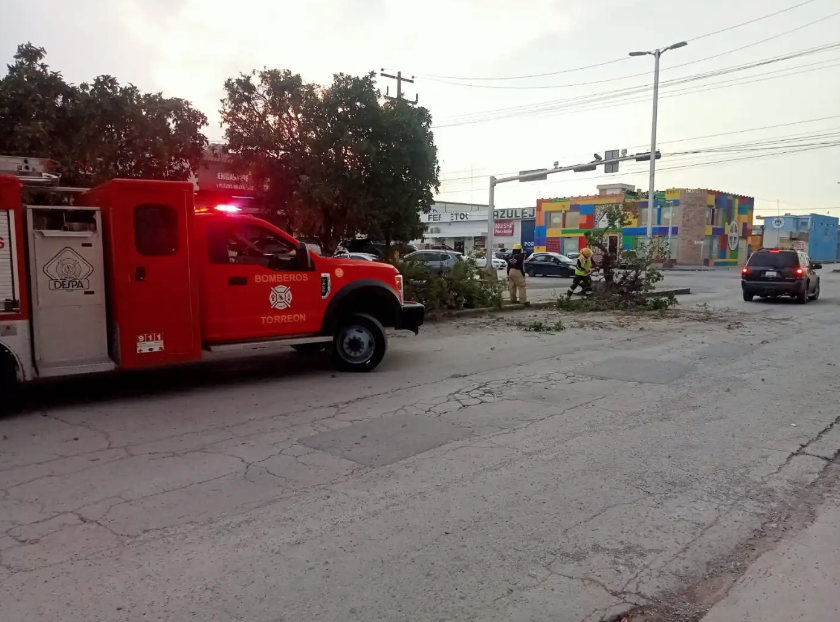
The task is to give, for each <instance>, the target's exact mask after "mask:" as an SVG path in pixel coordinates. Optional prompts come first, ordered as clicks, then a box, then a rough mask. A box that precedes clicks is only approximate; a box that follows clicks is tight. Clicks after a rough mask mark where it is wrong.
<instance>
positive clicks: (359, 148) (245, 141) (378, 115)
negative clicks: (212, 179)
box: [221, 69, 440, 252]
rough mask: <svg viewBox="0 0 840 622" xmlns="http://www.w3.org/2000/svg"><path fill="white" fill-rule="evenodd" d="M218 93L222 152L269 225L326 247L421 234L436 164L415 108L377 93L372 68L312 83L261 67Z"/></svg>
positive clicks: (426, 127) (421, 112)
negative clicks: (358, 238) (354, 239)
mask: <svg viewBox="0 0 840 622" xmlns="http://www.w3.org/2000/svg"><path fill="white" fill-rule="evenodd" d="M225 93H226V95H225V98H224V99H223V100H222V108H221V115H222V122H223V124H224V126H225V135H226V139H227V148H228V151H229V153H230V154H231V155H232V156H233V158H234V162H235V165H236V166H237V168H238V169H239V170H240V172H243V173H245V172H247V173H248V174H250V175H252V177H253V179H254V181H255V186H256V187H258V188H262V189H263V193H264V196H263V199H264V203H265V205H266V208H267V210H268V212H269V215H270V217H273V218H275V219H278V220H279V224H281V225H282V226H284V227H286V228H288V229H289V230H290V231H291V232H293V233H295V234H297V235H301V236H310V237H313V238H315V239H316V240H318V242H319V243H320V245H321V247H322V249H324V250H325V251H327V252H331V251H332V250H333V249H334V248H335V247H336V246H337V245H338V244H339V243H340V241H341V240H342V239H345V238H347V237H351V236H354V235H356V234H358V233H363V234H367V235H369V236H370V237H372V238H376V239H380V240H384V241H385V242H387V243H388V244H391V243H393V242H408V241H409V240H411V239H414V238H417V237H420V236H421V235H422V233H423V224H422V222H421V220H420V213H421V212H428V211H429V209H430V207H431V205H432V202H433V190H436V189H437V188H438V187H439V181H438V176H439V173H440V167H439V165H438V160H437V148H436V147H435V145H434V137H433V134H432V131H431V115H430V114H429V112H428V111H427V110H426V109H425V108H422V107H416V106H414V105H412V104H409V103H407V102H405V101H383V100H382V98H381V95H380V93H379V92H378V91H377V89H376V85H375V83H374V77H373V74H372V73H371V74H367V75H365V76H349V75H346V74H336V75H335V76H333V81H332V83H331V84H330V85H328V86H319V85H316V84H311V83H307V82H304V80H303V79H302V78H301V76H300V75H298V74H293V73H292V72H290V71H288V70H278V69H265V70H263V71H259V72H257V71H253V72H251V73H249V74H241V75H240V76H239V77H237V78H233V79H230V80H228V81H227V82H226V83H225Z"/></svg>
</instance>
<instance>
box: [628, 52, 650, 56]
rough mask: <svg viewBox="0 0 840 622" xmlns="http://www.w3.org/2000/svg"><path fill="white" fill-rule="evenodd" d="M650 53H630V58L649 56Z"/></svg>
mask: <svg viewBox="0 0 840 622" xmlns="http://www.w3.org/2000/svg"><path fill="white" fill-rule="evenodd" d="M648 54H650V52H630V56H647V55H648Z"/></svg>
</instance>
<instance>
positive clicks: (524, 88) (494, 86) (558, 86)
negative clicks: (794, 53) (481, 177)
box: [430, 11, 840, 91]
mask: <svg viewBox="0 0 840 622" xmlns="http://www.w3.org/2000/svg"><path fill="white" fill-rule="evenodd" d="M838 15H840V11H837V12H836V13H832V14H831V15H826V16H825V17H821V18H819V19H817V20H814V21H812V22H808V23H807V24H804V25H802V26H798V27H796V28H791V29H790V30H786V31H784V32H781V33H779V34H777V35H773V36H772V37H767V38H766V39H761V40H760V41H755V42H753V43H748V44H746V45H742V46H741V47H737V48H733V49H731V50H727V51H725V52H720V53H719V54H713V55H711V56H705V57H703V58H698V59H697V60H692V61H689V62H687V63H681V64H679V65H671V66H669V67H663V68H662V69H661V71H670V70H672V69H679V68H680V67H688V66H689V65H695V64H697V63H702V62H705V61H708V60H713V59H715V58H720V57H721V56H726V55H728V54H733V53H735V52H740V51H742V50H746V49H747V48H751V47H755V46H756V45H761V44H762V43H767V42H768V41H772V40H774V39H778V38H779V37H782V36H784V35H788V34H790V33H792V32H796V31H798V30H802V29H803V28H807V27H809V26H813V25H814V24H818V23H820V22H824V21H826V20H828V19H831V18H832V17H837V16H838ZM650 74H651V72H650V71H643V72H640V73H631V74H628V75H625V76H617V77H613V78H603V79H601V80H590V81H588V82H576V83H574V84H537V85H532V86H523V85H514V86H505V85H503V84H469V83H468V82H452V81H446V80H439V79H436V78H430V79H431V80H432V81H433V82H438V83H440V84H446V85H449V86H463V87H467V88H477V89H497V90H498V89H501V90H520V91H529V90H530V91H533V90H545V89H565V88H573V87H578V86H591V85H594V84H606V83H607V82H615V81H616V80H629V79H630V78H638V77H640V76H649V75H650Z"/></svg>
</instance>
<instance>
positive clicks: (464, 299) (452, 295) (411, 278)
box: [394, 261, 504, 316]
mask: <svg viewBox="0 0 840 622" xmlns="http://www.w3.org/2000/svg"><path fill="white" fill-rule="evenodd" d="M394 265H395V266H396V267H397V269H398V270H399V271H400V273H401V274H402V275H403V283H404V287H405V298H406V300H415V301H417V302H421V303H423V304H424V305H425V306H426V312H427V313H428V314H429V315H430V316H435V315H437V314H440V313H443V312H446V311H458V310H461V309H481V308H488V307H489V308H493V309H499V308H501V306H502V291H503V290H504V283H502V282H501V281H499V280H498V279H492V278H488V277H487V276H486V274H485V271H483V270H480V269H479V268H477V267H476V265H475V262H472V261H464V262H460V263H458V264H456V265H455V267H454V269H452V270H445V271H444V272H443V273H441V274H439V275H437V274H432V273H431V272H430V271H429V270H428V269H427V268H426V266H425V265H424V264H422V263H418V262H410V261H401V262H396V263H394ZM494 276H495V275H494Z"/></svg>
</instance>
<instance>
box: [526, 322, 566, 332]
mask: <svg viewBox="0 0 840 622" xmlns="http://www.w3.org/2000/svg"><path fill="white" fill-rule="evenodd" d="M516 325H517V326H518V327H519V328H521V329H522V330H524V331H525V332H527V333H559V332H561V331H564V330H566V326H565V325H564V324H563V321H562V320H557V321H556V322H554V323H553V324H549V323H548V322H543V321H541V320H533V321H531V322H518V323H517V324H516Z"/></svg>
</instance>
